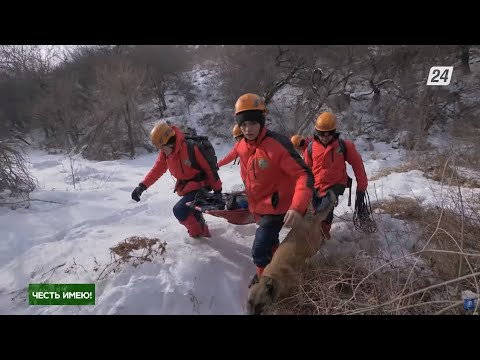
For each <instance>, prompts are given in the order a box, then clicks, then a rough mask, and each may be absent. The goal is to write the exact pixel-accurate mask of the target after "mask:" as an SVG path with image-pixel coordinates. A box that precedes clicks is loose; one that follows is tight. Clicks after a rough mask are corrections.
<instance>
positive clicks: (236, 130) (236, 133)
mask: <svg viewBox="0 0 480 360" xmlns="http://www.w3.org/2000/svg"><path fill="white" fill-rule="evenodd" d="M232 134H233V137H234V138H236V137H237V136H243V132H242V129H240V126H238V125H237V124H235V126H234V127H233V131H232Z"/></svg>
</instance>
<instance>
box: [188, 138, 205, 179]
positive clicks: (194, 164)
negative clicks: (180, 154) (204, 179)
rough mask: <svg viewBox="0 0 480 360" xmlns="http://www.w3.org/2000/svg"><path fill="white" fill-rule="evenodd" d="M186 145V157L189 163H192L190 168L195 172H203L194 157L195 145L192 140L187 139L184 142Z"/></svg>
mask: <svg viewBox="0 0 480 360" xmlns="http://www.w3.org/2000/svg"><path fill="white" fill-rule="evenodd" d="M186 143H187V151H188V157H189V159H190V162H191V163H192V167H193V168H195V169H197V170H200V171H203V169H202V168H201V167H200V165H198V162H197V158H196V157H195V144H194V142H193V140H191V139H188V140H186Z"/></svg>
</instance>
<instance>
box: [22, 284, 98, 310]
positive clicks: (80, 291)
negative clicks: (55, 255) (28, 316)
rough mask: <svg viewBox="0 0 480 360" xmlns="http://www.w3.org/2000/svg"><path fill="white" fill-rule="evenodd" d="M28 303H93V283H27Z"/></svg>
mask: <svg viewBox="0 0 480 360" xmlns="http://www.w3.org/2000/svg"><path fill="white" fill-rule="evenodd" d="M28 299H29V304H30V305H95V284H29V285H28Z"/></svg>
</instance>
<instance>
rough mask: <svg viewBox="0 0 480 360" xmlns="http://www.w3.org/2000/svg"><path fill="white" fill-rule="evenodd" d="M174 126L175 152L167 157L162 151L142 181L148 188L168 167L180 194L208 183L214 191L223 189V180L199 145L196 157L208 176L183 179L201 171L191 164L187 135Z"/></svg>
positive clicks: (176, 189)
mask: <svg viewBox="0 0 480 360" xmlns="http://www.w3.org/2000/svg"><path fill="white" fill-rule="evenodd" d="M172 128H173V130H175V133H176V141H175V147H174V149H173V152H172V153H171V154H170V155H168V157H165V154H164V153H163V151H160V154H159V155H158V157H157V161H156V162H155V165H153V167H152V169H151V170H150V171H149V172H148V174H147V175H146V176H145V179H143V181H142V182H143V183H144V184H145V186H146V187H147V188H149V187H150V186H152V185H153V184H154V183H155V182H156V181H157V180H158V179H159V178H160V177H161V176H162V175H163V174H164V173H165V172H166V171H167V169H168V170H169V171H170V173H171V174H172V175H173V176H174V177H175V178H176V179H177V183H176V184H175V191H176V192H177V194H178V195H179V196H183V195H185V194H186V193H189V192H190V191H193V190H198V189H200V188H202V187H205V186H207V185H210V186H211V187H212V189H213V190H214V191H215V190H221V189H222V181H221V180H220V178H219V177H218V176H217V177H215V176H214V172H213V171H212V169H211V168H210V165H209V164H208V162H207V160H206V159H205V158H204V157H203V155H202V153H201V152H200V150H199V149H198V147H197V146H195V158H196V160H197V163H198V164H199V165H200V167H201V168H202V169H203V170H204V172H205V174H206V176H205V178H204V180H200V181H195V180H193V181H188V182H185V181H183V180H189V179H192V178H194V177H195V176H197V175H199V174H200V173H201V171H200V170H197V169H195V168H193V167H192V166H191V162H190V158H189V156H188V150H187V144H186V143H185V136H184V135H183V133H182V132H181V131H180V129H178V128H177V127H176V126H172Z"/></svg>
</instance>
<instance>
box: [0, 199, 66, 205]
mask: <svg viewBox="0 0 480 360" xmlns="http://www.w3.org/2000/svg"><path fill="white" fill-rule="evenodd" d="M28 201H41V202H46V203H51V204H61V205H65V203H62V202H59V201H53V200H40V199H26V200H20V201H15V202H0V205H15V204H20V203H24V202H28Z"/></svg>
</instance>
